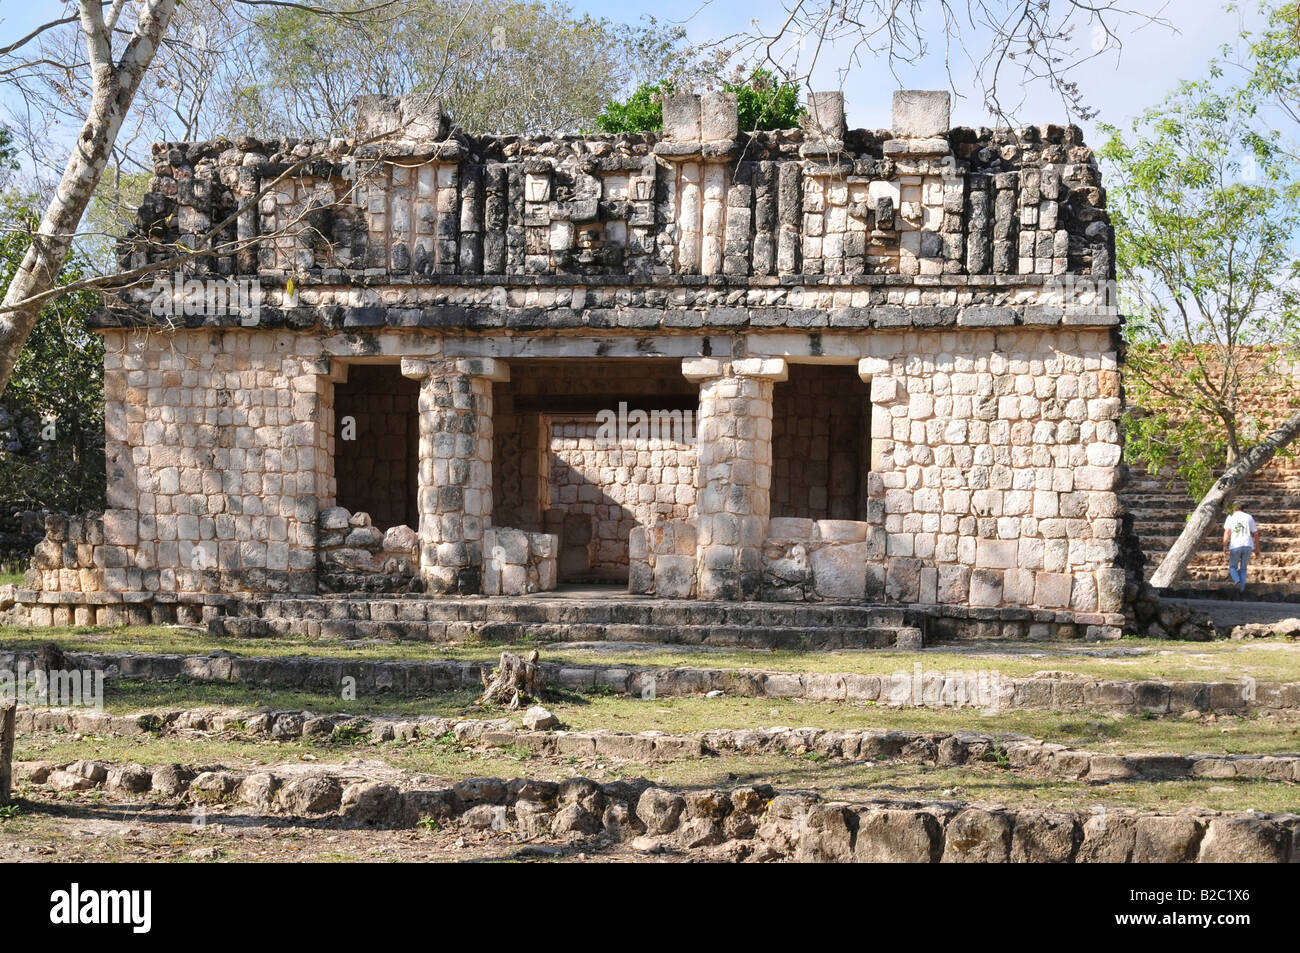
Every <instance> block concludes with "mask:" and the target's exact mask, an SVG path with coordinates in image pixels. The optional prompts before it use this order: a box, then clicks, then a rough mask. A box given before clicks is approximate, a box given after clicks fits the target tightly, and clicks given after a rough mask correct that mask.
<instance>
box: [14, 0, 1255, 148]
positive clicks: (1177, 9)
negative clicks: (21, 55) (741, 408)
mask: <svg viewBox="0 0 1300 953" xmlns="http://www.w3.org/2000/svg"><path fill="white" fill-rule="evenodd" d="M570 2H571V3H572V5H573V6H574V8H575V9H577V10H580V11H584V12H588V13H591V14H593V15H597V16H605V17H610V18H611V19H621V20H624V21H629V22H636V21H637V20H639V19H640V18H641V17H642V16H643V15H646V14H652V15H654V16H655V17H657V18H659V20H661V21H663V22H673V23H681V24H682V25H684V26H685V27H686V29H687V31H688V34H689V36H690V38H691V39H692V40H693V41H702V40H709V39H716V38H718V37H721V36H725V35H728V34H731V33H735V32H736V31H737V30H738V29H743V28H744V27H745V25H746V23H747V22H748V21H749V20H750V19H751V18H756V19H758V20H760V21H761V22H763V23H764V24H765V25H766V24H771V23H773V22H778V21H779V20H783V19H784V16H785V15H784V13H783V9H782V8H783V4H782V3H780V2H775V0H748V2H746V3H744V4H743V5H741V4H736V3H732V2H727V0H653V2H648V0H624V2H621V3H617V4H610V3H593V2H587V0H570ZM1127 5H1130V6H1132V7H1134V8H1136V9H1141V10H1147V11H1150V12H1153V13H1155V12H1160V13H1161V15H1163V16H1164V17H1165V18H1166V19H1168V20H1171V21H1172V22H1173V24H1174V26H1175V27H1176V30H1170V29H1168V28H1165V27H1162V26H1158V25H1148V26H1146V27H1145V28H1143V29H1140V30H1137V31H1135V32H1132V33H1131V34H1127V35H1124V36H1123V40H1124V48H1123V50H1122V51H1121V52H1119V53H1108V54H1106V55H1104V56H1103V57H1102V58H1100V59H1097V60H1093V61H1091V62H1088V63H1085V64H1084V65H1082V66H1080V67H1079V68H1078V69H1077V71H1076V72H1075V73H1074V74H1073V78H1074V79H1075V80H1077V81H1078V82H1079V84H1080V85H1081V87H1082V88H1083V90H1084V94H1085V97H1086V99H1087V101H1088V102H1089V104H1091V105H1092V106H1094V107H1095V108H1097V109H1098V110H1100V114H1101V115H1100V118H1101V120H1102V121H1106V122H1111V123H1116V124H1121V123H1123V122H1124V120H1126V119H1128V118H1129V117H1131V116H1133V115H1136V114H1137V113H1139V112H1140V111H1141V110H1142V109H1144V108H1145V107H1147V106H1150V105H1153V104H1154V103H1156V102H1158V101H1159V100H1160V99H1161V98H1162V97H1163V95H1164V94H1165V93H1166V92H1167V91H1168V90H1170V89H1171V88H1172V87H1173V86H1174V84H1175V83H1176V82H1177V81H1178V80H1179V79H1181V78H1195V77H1198V76H1201V75H1203V73H1204V70H1205V65H1206V63H1207V61H1208V60H1209V59H1210V58H1211V57H1212V56H1214V55H1216V53H1217V52H1218V49H1219V47H1220V45H1221V44H1223V43H1225V42H1231V41H1233V40H1235V38H1236V37H1237V34H1238V33H1239V32H1240V27H1241V25H1242V23H1243V22H1245V23H1247V24H1258V22H1259V20H1258V17H1257V16H1256V15H1255V14H1254V6H1253V4H1252V3H1250V0H1247V3H1246V8H1247V11H1248V12H1247V13H1245V14H1243V13H1241V12H1228V11H1226V10H1225V8H1224V6H1225V4H1224V2H1223V0H1172V2H1168V3H1166V2H1165V0H1128V2H1127ZM955 6H957V7H960V6H961V3H960V2H958V3H956V4H955ZM64 8H65V7H64V4H63V3H60V2H57V0H0V45H3V44H4V43H5V42H7V41H10V40H13V39H15V38H17V37H19V36H22V35H24V34H25V33H26V32H27V31H28V30H30V29H31V28H32V26H34V25H35V24H37V23H39V22H41V21H42V20H43V19H48V18H49V17H50V16H51V15H54V14H57V13H58V12H59V11H61V10H63V9H64ZM986 40H987V38H986V37H984V36H981V35H980V34H978V33H968V34H967V43H968V45H969V47H970V48H971V49H972V51H978V50H982V49H983V48H984V45H985V43H986ZM934 46H935V47H936V48H935V49H934V50H933V51H932V52H931V54H930V55H929V56H927V57H925V58H924V59H922V60H921V61H920V62H918V63H915V64H908V65H905V66H900V67H898V68H897V76H895V75H894V74H893V73H891V71H890V69H889V66H888V64H886V63H884V62H880V63H876V64H871V63H867V64H864V65H862V66H861V67H859V68H857V69H855V70H853V71H852V73H851V74H850V75H849V76H848V77H847V79H846V81H845V83H844V92H845V100H846V108H847V112H848V120H849V125H850V126H853V127H866V128H887V127H888V126H889V121H890V117H889V110H890V98H891V97H890V93H891V91H892V90H894V89H898V88H913V89H940V88H950V80H949V77H948V75H947V74H946V73H945V71H944V66H943V58H942V44H941V43H935V44H934ZM836 53H837V51H834V50H832V51H831V52H830V54H829V55H828V56H827V57H826V59H825V61H824V65H823V66H822V68H821V69H820V71H819V74H818V77H817V78H818V79H819V82H817V83H815V85H818V86H821V87H823V88H835V87H837V86H838V85H839V77H838V75H837V71H838V70H839V69H840V68H841V67H842V66H843V65H844V59H843V56H838V57H837V55H836ZM972 55H975V53H972V54H969V55H968V54H964V53H962V52H961V51H958V52H957V53H956V54H955V55H954V57H953V67H954V74H953V77H952V80H951V86H953V87H955V88H956V90H957V91H958V92H959V93H960V92H961V91H963V90H965V91H966V92H967V95H966V97H965V98H960V97H959V98H957V99H955V100H954V106H953V121H954V123H955V124H961V125H981V124H989V123H990V117H989V116H988V115H987V113H986V112H985V110H984V108H983V105H982V102H981V98H980V97H979V95H978V91H977V90H976V88H975V86H974V80H973V76H974V67H973V64H972V63H971V62H970V56H972ZM12 95H13V94H12V92H9V91H7V90H3V89H0V102H3V101H6V100H8V101H10V102H11V103H12V100H11V99H9V97H11V96H12ZM1008 98H1011V97H1008ZM1016 115H1017V118H1019V119H1022V120H1024V121H1030V122H1035V123H1044V122H1061V121H1063V120H1064V118H1065V114H1064V111H1063V108H1062V106H1061V103H1060V101H1059V99H1057V98H1055V97H1054V95H1053V94H1052V93H1051V91H1050V90H1048V89H1046V88H1044V87H1032V88H1029V89H1027V90H1025V101H1024V103H1023V104H1022V105H1018V106H1017V110H1016ZM1084 126H1085V131H1086V132H1087V133H1088V134H1089V139H1090V141H1097V140H1098V139H1099V138H1100V137H1099V136H1098V135H1097V133H1096V131H1095V124H1094V123H1085V124H1084Z"/></svg>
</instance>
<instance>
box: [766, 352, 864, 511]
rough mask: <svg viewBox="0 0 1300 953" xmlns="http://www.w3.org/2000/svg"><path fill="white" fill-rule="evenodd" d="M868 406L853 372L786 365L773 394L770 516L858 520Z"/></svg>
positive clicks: (861, 506) (861, 507)
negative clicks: (784, 375)
mask: <svg viewBox="0 0 1300 953" xmlns="http://www.w3.org/2000/svg"><path fill="white" fill-rule="evenodd" d="M870 440H871V405H870V400H869V393H868V389H867V386H866V384H865V383H864V382H863V381H862V379H861V378H860V377H859V376H858V373H857V367H856V366H843V367H836V366H827V365H824V364H792V365H790V376H789V379H788V380H786V381H782V382H780V383H778V384H777V385H776V387H775V388H774V390H773V395H772V515H773V516H792V517H801V518H804V519H836V520H856V519H861V518H862V515H863V514H864V513H865V510H866V501H867V488H866V476H867V472H868V471H869V470H870V467H871V455H870V452H869V449H868V447H869V444H870Z"/></svg>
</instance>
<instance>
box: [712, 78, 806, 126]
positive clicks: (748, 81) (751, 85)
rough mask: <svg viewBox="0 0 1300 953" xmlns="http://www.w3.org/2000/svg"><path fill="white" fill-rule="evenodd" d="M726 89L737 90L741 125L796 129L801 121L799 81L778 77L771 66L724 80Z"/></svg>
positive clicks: (731, 91)
mask: <svg viewBox="0 0 1300 953" xmlns="http://www.w3.org/2000/svg"><path fill="white" fill-rule="evenodd" d="M722 90H723V92H727V93H735V94H736V111H737V112H738V113H739V119H740V128H741V129H744V130H747V131H748V130H752V129H793V128H794V127H795V126H798V125H799V120H800V119H801V118H802V116H803V107H802V106H801V105H800V104H799V84H798V83H787V82H782V81H781V80H779V79H777V78H776V77H775V76H774V75H773V74H772V72H771V71H770V70H765V69H756V70H754V71H753V72H752V73H750V74H749V76H748V77H739V76H738V77H736V78H735V79H734V80H733V81H732V82H729V83H723V84H722Z"/></svg>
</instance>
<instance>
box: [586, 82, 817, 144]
mask: <svg viewBox="0 0 1300 953" xmlns="http://www.w3.org/2000/svg"><path fill="white" fill-rule="evenodd" d="M677 86H678V84H677V83H675V82H674V81H673V80H671V79H661V80H659V81H658V82H657V83H642V84H641V85H640V86H638V87H637V88H636V89H635V90H634V91H633V92H632V94H631V95H630V96H628V98H627V99H624V100H611V101H610V102H608V103H606V104H605V109H604V110H603V111H602V112H601V114H600V115H599V116H597V117H596V128H597V129H599V130H600V131H601V132H658V131H659V130H661V129H663V126H664V113H663V101H664V99H665V98H667V97H669V96H671V95H673V93H675V92H676V91H677ZM722 91H723V92H726V93H735V94H736V112H737V118H738V120H739V124H740V128H741V129H743V130H746V131H750V130H764V129H792V128H794V127H795V126H798V125H799V120H800V118H801V117H802V116H803V107H802V106H801V105H800V103H799V84H798V83H787V82H782V81H780V80H778V79H777V78H776V77H775V76H774V75H773V74H772V73H771V72H770V71H768V70H765V69H756V70H754V71H753V72H751V73H750V74H749V75H748V76H744V75H743V74H740V75H737V76H736V77H734V78H733V79H732V81H730V82H724V83H723V84H722Z"/></svg>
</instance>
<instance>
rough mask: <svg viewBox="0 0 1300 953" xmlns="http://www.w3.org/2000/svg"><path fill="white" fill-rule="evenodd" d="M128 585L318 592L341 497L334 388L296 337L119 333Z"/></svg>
mask: <svg viewBox="0 0 1300 953" xmlns="http://www.w3.org/2000/svg"><path fill="white" fill-rule="evenodd" d="M105 349H106V353H105V358H104V398H105V413H104V417H105V429H106V457H107V460H108V464H107V465H108V504H109V508H108V509H107V510H106V511H105V512H104V517H103V526H104V541H105V547H104V549H103V553H102V562H103V567H102V568H103V571H104V577H103V584H104V587H105V588H106V589H108V590H110V591H114V592H124V591H130V592H141V591H143V592H156V591H164V592H182V593H184V592H203V591H208V592H211V591H218V592H241V591H267V590H271V591H310V590H311V589H313V588H314V587H315V579H314V573H313V570H314V568H315V561H316V556H315V547H316V515H317V510H318V505H319V501H321V500H325V501H327V502H332V499H333V496H334V486H333V480H332V477H331V471H330V467H329V465H328V461H329V460H330V459H331V458H332V454H333V443H332V434H331V433H330V422H331V417H332V414H331V407H330V396H331V392H332V389H331V386H330V383H329V381H328V380H327V378H326V374H327V373H328V362H327V361H325V362H323V363H322V359H321V354H320V351H321V347H320V343H319V342H318V341H312V340H310V339H303V338H299V337H296V336H294V335H292V334H278V335H277V334H264V333H251V332H248V331H235V330H227V331H212V332H206V331H195V332H190V333H178V334H173V335H169V336H167V337H165V338H163V337H158V336H155V335H149V334H148V333H145V332H127V331H109V332H106V333H105Z"/></svg>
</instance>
